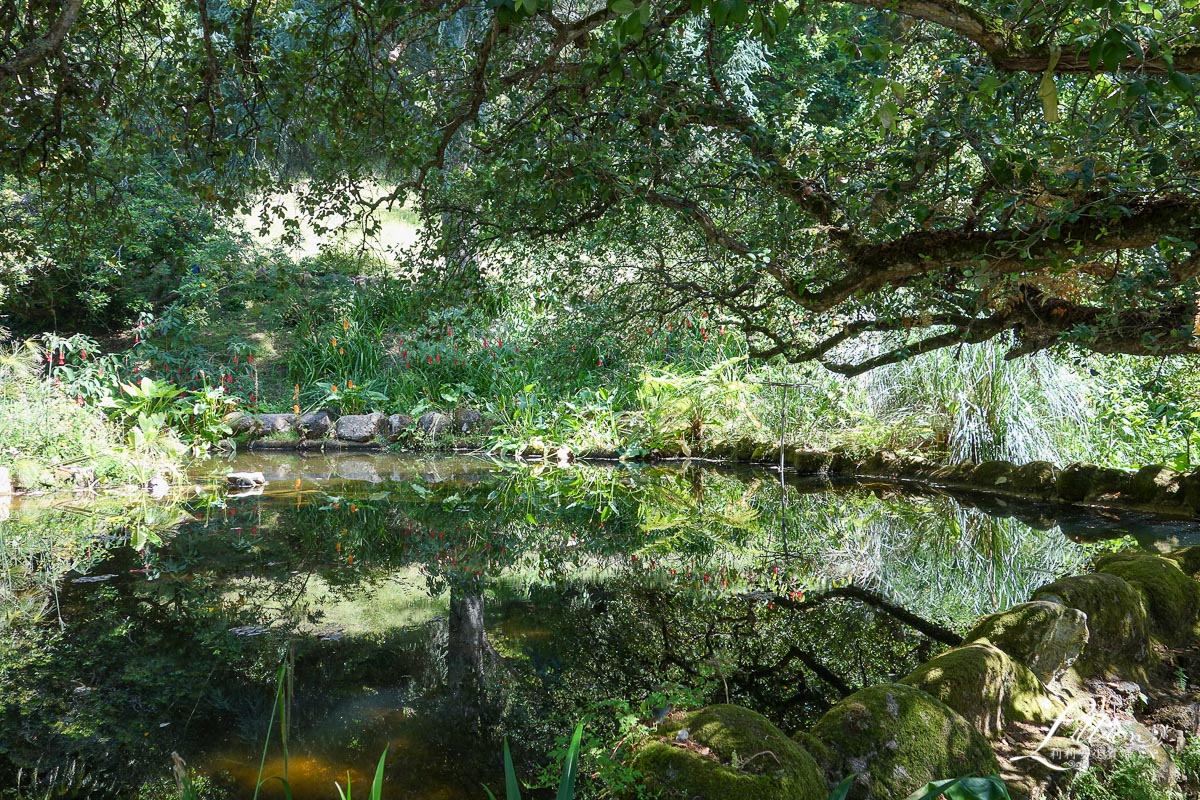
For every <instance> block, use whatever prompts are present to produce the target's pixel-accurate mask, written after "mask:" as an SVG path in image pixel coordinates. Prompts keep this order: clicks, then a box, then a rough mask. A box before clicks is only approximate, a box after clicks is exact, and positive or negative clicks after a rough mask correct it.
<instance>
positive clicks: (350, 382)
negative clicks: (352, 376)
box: [346, 380, 354, 389]
mask: <svg viewBox="0 0 1200 800" xmlns="http://www.w3.org/2000/svg"><path fill="white" fill-rule="evenodd" d="M346 387H347V388H349V389H353V388H354V381H351V380H348V381H346Z"/></svg>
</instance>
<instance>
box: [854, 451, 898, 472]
mask: <svg viewBox="0 0 1200 800" xmlns="http://www.w3.org/2000/svg"><path fill="white" fill-rule="evenodd" d="M899 463H900V459H899V457H898V456H897V455H896V454H895V453H893V452H892V451H890V450H879V451H877V452H874V453H872V454H871V455H870V456H868V457H867V460H866V461H864V462H863V465H862V471H863V472H866V473H868V474H870V475H894V474H896V467H897V465H898V464H899Z"/></svg>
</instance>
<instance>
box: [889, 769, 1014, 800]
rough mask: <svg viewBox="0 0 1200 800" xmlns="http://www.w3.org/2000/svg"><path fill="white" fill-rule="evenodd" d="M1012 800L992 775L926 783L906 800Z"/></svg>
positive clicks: (997, 778)
mask: <svg viewBox="0 0 1200 800" xmlns="http://www.w3.org/2000/svg"><path fill="white" fill-rule="evenodd" d="M942 797H945V798H946V800H1012V798H1011V797H1009V794H1008V789H1007V788H1006V787H1005V785H1004V781H1003V780H1001V779H1000V778H999V777H997V776H995V775H992V776H989V777H987V778H975V777H971V778H953V779H951V780H945V781H934V782H933V783H927V784H925V785H924V786H923V787H921V788H920V789H917V790H916V791H915V792H913V793H912V794H911V795H909V796H908V798H907V800H939V798H942Z"/></svg>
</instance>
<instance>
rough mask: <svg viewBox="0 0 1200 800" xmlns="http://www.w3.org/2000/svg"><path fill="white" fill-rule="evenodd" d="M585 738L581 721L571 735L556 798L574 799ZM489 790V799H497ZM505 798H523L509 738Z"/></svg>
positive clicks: (505, 768) (505, 755) (484, 788)
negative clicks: (580, 747) (582, 742)
mask: <svg viewBox="0 0 1200 800" xmlns="http://www.w3.org/2000/svg"><path fill="white" fill-rule="evenodd" d="M582 739H583V723H582V722H581V723H579V724H578V725H577V726H576V727H575V733H574V734H573V735H572V736H571V744H570V746H569V747H568V748H567V757H566V762H565V763H564V764H563V772H562V778H560V779H559V782H558V793H557V794H556V795H555V797H556V800H574V798H575V779H576V777H577V776H578V773H579V745H580V742H581V740H582ZM483 790H484V791H485V792H487V796H488V800H496V795H494V794H492V790H491V789H489V788H488V787H487V786H484V787H483ZM504 798H505V800H521V784H520V783H519V782H518V781H517V773H516V770H515V769H514V768H513V760H512V753H511V752H510V751H509V749H508V739H507V738H505V740H504Z"/></svg>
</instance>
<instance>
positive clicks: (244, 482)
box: [225, 472, 267, 489]
mask: <svg viewBox="0 0 1200 800" xmlns="http://www.w3.org/2000/svg"><path fill="white" fill-rule="evenodd" d="M225 482H226V483H228V484H229V485H230V486H231V487H232V488H234V489H253V488H254V487H255V486H266V485H267V479H266V478H264V477H263V474H262V473H261V472H231V473H229V474H228V475H226V476H225Z"/></svg>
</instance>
